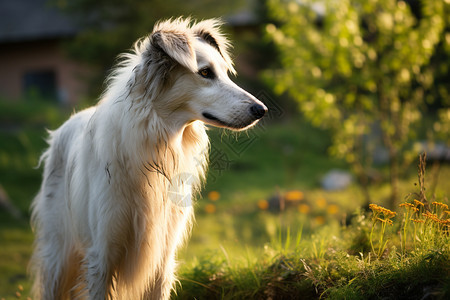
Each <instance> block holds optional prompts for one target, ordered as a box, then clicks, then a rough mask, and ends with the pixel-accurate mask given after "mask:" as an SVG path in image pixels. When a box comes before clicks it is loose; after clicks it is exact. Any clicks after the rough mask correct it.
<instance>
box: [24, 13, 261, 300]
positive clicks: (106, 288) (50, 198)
mask: <svg viewBox="0 0 450 300" xmlns="http://www.w3.org/2000/svg"><path fill="white" fill-rule="evenodd" d="M192 23H193V22H192V21H191V20H189V19H185V20H183V19H176V20H169V21H165V22H161V23H158V24H157V25H155V28H154V30H153V33H152V34H151V35H149V36H147V37H145V38H143V39H141V40H139V41H138V42H136V44H135V49H134V51H133V53H131V54H125V55H123V56H122V61H121V62H120V63H119V64H118V66H117V67H116V68H115V70H114V71H113V73H112V75H111V76H110V77H109V79H108V80H107V89H106V91H105V92H104V94H103V95H102V98H101V100H100V101H99V103H98V104H97V105H96V106H95V107H91V108H89V109H86V110H83V111H81V112H79V113H77V114H75V115H73V116H72V117H71V118H70V119H69V120H68V121H67V122H65V123H64V124H63V125H62V126H61V127H60V128H59V129H57V130H56V131H53V132H50V138H49V139H48V143H49V148H48V149H47V151H46V152H45V153H44V154H43V155H42V157H41V161H42V162H44V163H45V168H44V175H43V182H42V186H41V189H40V192H39V193H38V195H37V196H36V198H35V200H34V202H33V205H32V225H33V228H34V230H35V232H36V241H35V249H34V253H33V257H32V262H31V270H32V273H33V275H34V286H33V292H34V299H73V298H80V299H85V298H87V299H168V298H169V297H170V292H171V289H172V288H173V284H174V281H175V275H174V272H175V268H176V262H175V254H176V249H177V248H178V247H179V246H180V245H181V244H182V243H183V241H184V240H185V239H186V237H187V236H188V235H189V232H190V230H191V224H192V221H193V208H192V197H191V196H192V195H193V193H195V192H196V191H199V188H200V185H201V182H202V179H203V178H204V175H205V169H206V165H207V153H208V146H209V145H208V143H209V141H208V137H207V134H206V132H205V126H204V123H209V124H211V125H216V126H224V127H227V126H226V125H224V124H223V123H220V122H219V123H218V121H217V120H211V119H208V118H205V117H204V116H203V114H202V113H203V112H205V111H208V112H209V113H210V114H211V113H213V114H216V115H217V116H218V118H219V119H220V120H224V123H226V124H231V125H228V127H230V126H231V127H232V128H233V129H241V128H246V127H248V126H251V125H252V124H254V123H255V122H256V121H257V120H256V119H255V118H254V117H252V116H251V115H249V112H248V107H249V105H252V104H254V103H258V104H260V105H262V103H261V102H259V101H258V100H257V99H255V98H254V97H253V96H251V95H250V94H248V93H247V92H245V91H243V90H242V89H240V88H239V87H237V86H236V85H235V84H234V83H232V82H231V80H229V78H228V76H227V74H226V73H227V72H234V69H233V66H232V62H231V59H230V57H229V55H228V46H229V44H228V41H227V40H226V39H225V37H224V36H223V35H222V34H221V33H220V32H219V30H218V27H219V25H220V23H219V22H218V21H216V20H206V21H202V22H199V23H197V24H192ZM205 33H207V34H205ZM208 35H209V36H208ZM210 37H212V38H213V43H212V42H211V39H210ZM207 39H209V41H207ZM214 42H215V44H214ZM204 66H209V67H210V68H211V69H213V70H214V72H215V74H216V77H217V78H216V79H215V80H214V82H212V81H208V80H207V79H204V78H202V77H201V76H199V74H198V71H199V69H200V68H201V67H204Z"/></svg>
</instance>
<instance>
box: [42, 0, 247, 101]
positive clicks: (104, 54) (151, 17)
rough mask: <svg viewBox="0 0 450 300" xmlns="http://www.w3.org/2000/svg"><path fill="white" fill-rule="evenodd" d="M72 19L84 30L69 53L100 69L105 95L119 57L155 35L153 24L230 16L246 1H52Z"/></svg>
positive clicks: (98, 80) (96, 83)
mask: <svg viewBox="0 0 450 300" xmlns="http://www.w3.org/2000/svg"><path fill="white" fill-rule="evenodd" d="M50 3H51V5H54V6H56V7H58V8H59V9H61V10H63V11H65V12H66V13H67V14H68V15H70V16H72V17H73V18H74V19H75V21H77V23H78V24H79V26H80V27H81V28H82V30H81V31H80V33H79V34H78V35H77V37H76V38H75V39H74V40H71V41H69V42H68V43H67V44H66V50H67V52H68V53H69V55H70V56H71V57H73V58H74V59H76V60H79V61H82V62H86V63H88V64H90V65H92V66H96V67H98V68H99V69H100V70H102V71H103V72H99V74H98V76H97V78H94V82H93V86H96V87H97V88H98V90H95V91H93V94H95V95H98V94H99V93H100V92H101V87H102V85H101V81H103V79H104V77H105V73H107V71H108V70H109V69H110V68H111V67H112V66H113V65H114V62H115V58H116V57H117V56H118V55H119V54H120V53H123V52H125V51H128V50H129V49H131V48H132V44H133V43H134V42H135V41H136V40H137V39H138V38H141V37H143V36H144V35H146V34H149V33H151V31H152V29H153V25H154V24H155V22H156V21H158V20H161V19H168V18H172V17H178V16H184V17H188V16H191V17H193V18H200V19H203V18H212V17H218V16H221V15H225V14H230V13H231V12H232V11H233V10H234V9H236V8H237V7H240V6H242V3H243V0H230V1H222V2H217V1H212V0H193V1H182V0H152V1H143V0H70V1H67V0H50Z"/></svg>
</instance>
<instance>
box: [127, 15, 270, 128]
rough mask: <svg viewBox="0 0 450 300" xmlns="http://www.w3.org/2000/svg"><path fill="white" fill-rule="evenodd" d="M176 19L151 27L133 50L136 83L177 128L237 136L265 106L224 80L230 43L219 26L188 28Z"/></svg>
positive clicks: (229, 64)
mask: <svg viewBox="0 0 450 300" xmlns="http://www.w3.org/2000/svg"><path fill="white" fill-rule="evenodd" d="M190 23H191V22H190V20H182V19H176V20H171V21H164V22H161V23H158V24H157V25H155V28H154V30H153V33H152V34H151V35H150V36H149V37H148V38H147V39H145V40H144V41H142V42H141V43H140V44H139V46H138V47H137V53H138V54H140V56H141V61H140V64H139V68H138V72H139V74H138V75H136V77H138V78H142V80H143V81H142V82H143V84H141V86H143V88H144V89H145V91H146V92H147V93H151V94H152V95H158V96H157V97H152V99H153V100H152V101H154V103H153V106H154V107H155V110H157V111H158V113H159V114H162V115H164V116H165V117H166V118H173V119H174V120H176V121H177V122H182V123H183V122H184V123H189V122H192V121H195V120H201V121H203V122H205V123H207V124H210V125H214V126H218V127H225V128H229V129H233V130H242V129H245V128H247V127H249V126H252V125H253V124H255V123H256V122H257V121H258V120H259V119H261V118H262V117H263V116H264V114H265V113H266V112H267V108H266V106H265V105H264V104H263V103H262V102H261V101H259V100H258V99H256V98H255V97H254V96H252V95H251V94H250V93H248V92H246V91H244V90H243V89H242V88H240V87H239V86H237V85H236V84H235V83H234V82H232V81H231V79H230V78H229V77H228V73H233V74H234V73H235V71H234V68H233V64H232V61H231V59H230V57H229V55H228V48H229V43H228V41H227V40H226V38H225V37H224V36H223V35H222V34H221V33H220V31H219V29H218V28H219V26H220V22H219V21H217V20H205V21H202V22H199V23H196V24H190Z"/></svg>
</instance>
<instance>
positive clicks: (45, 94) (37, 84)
mask: <svg viewBox="0 0 450 300" xmlns="http://www.w3.org/2000/svg"><path fill="white" fill-rule="evenodd" d="M23 87H24V92H25V93H24V94H25V95H26V96H27V97H39V98H44V99H48V100H53V101H56V100H57V86H56V73H55V71H53V70H40V71H31V72H26V73H25V75H24V77H23Z"/></svg>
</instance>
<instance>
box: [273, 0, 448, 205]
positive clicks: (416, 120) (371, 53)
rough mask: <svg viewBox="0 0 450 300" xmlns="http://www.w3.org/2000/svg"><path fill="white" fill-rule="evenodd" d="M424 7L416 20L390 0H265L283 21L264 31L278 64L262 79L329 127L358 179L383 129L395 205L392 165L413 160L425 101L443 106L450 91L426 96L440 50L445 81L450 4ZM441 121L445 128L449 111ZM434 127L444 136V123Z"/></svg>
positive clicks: (442, 89) (445, 89)
mask: <svg viewBox="0 0 450 300" xmlns="http://www.w3.org/2000/svg"><path fill="white" fill-rule="evenodd" d="M421 4H422V8H421V10H420V14H421V16H420V18H418V17H417V16H416V15H415V14H414V13H413V11H412V10H411V7H410V6H409V5H408V4H407V3H406V2H404V1H397V0H381V1H379V0H377V1H374V0H367V1H357V0H345V1H331V0H330V1H321V2H317V1H301V2H295V1H283V0H270V1H268V5H269V11H270V12H271V13H272V15H273V17H274V18H275V19H276V20H278V22H279V24H280V25H279V26H278V27H277V26H276V25H274V24H268V25H267V26H266V32H267V34H268V35H269V36H270V37H271V38H272V39H273V41H274V43H275V44H276V46H277V47H278V49H279V52H280V57H281V63H282V69H276V70H273V71H272V72H271V73H270V75H269V78H270V80H271V81H272V83H273V87H274V90H275V92H277V93H278V94H281V93H283V92H285V91H287V92H289V94H290V95H291V96H292V97H293V98H294V99H295V100H296V101H297V102H298V104H299V107H300V110H301V111H302V112H303V114H304V115H305V116H306V117H307V118H308V119H309V120H310V121H311V122H312V123H313V124H314V125H316V126H321V127H324V128H329V129H332V131H333V145H332V147H331V153H332V154H334V155H336V156H338V157H343V158H345V159H346V160H347V161H348V162H349V163H351V164H352V166H353V167H354V170H355V172H356V173H357V175H358V177H359V179H360V181H362V182H364V181H367V172H368V170H369V169H370V166H371V165H372V153H373V151H374V148H375V147H376V145H375V144H374V141H375V140H376V139H374V138H373V137H374V136H376V134H375V133H374V132H376V131H377V130H380V132H381V138H382V140H383V143H384V145H385V146H386V147H387V149H388V151H389V158H390V163H391V166H390V171H391V179H392V180H391V184H392V185H393V187H392V188H393V195H392V200H395V198H397V195H396V188H397V186H396V185H397V180H398V173H399V166H407V165H409V164H410V163H411V161H412V158H413V155H412V152H410V151H408V150H410V149H411V144H412V143H411V140H412V139H415V138H417V135H416V130H417V126H418V124H420V121H421V120H422V118H423V111H424V110H425V109H426V108H427V106H426V103H427V102H428V103H432V102H439V103H447V102H448V101H449V96H448V95H449V86H448V84H446V85H444V84H439V88H438V90H439V93H432V92H430V90H431V89H432V88H433V89H434V84H435V73H434V72H433V69H434V68H435V65H434V64H432V63H431V60H432V59H433V58H434V57H435V56H433V55H435V53H436V52H437V49H439V51H440V52H439V55H440V57H441V58H442V57H443V56H445V57H447V61H446V60H443V61H440V63H441V64H442V65H444V66H446V68H444V69H443V68H441V71H442V72H444V71H445V72H447V73H445V74H444V75H442V76H448V74H449V73H448V57H449V54H448V53H449V52H447V50H448V49H449V45H450V38H449V36H450V31H449V24H450V22H449V21H450V3H449V2H448V1H421ZM444 49H445V51H444ZM441 78H442V77H441ZM438 94H439V95H438ZM444 97H445V98H444ZM424 98H426V100H427V101H424ZM441 98H444V99H441ZM440 114H441V117H442V118H443V120H447V122H446V123H443V124H448V119H449V117H448V114H449V109H448V108H446V109H442V112H441V113H440ZM434 129H435V130H438V131H440V132H441V133H442V136H446V137H447V139H448V125H442V126H441V125H439V123H438V124H436V125H435V128H434ZM368 137H369V138H368ZM400 169H404V168H400ZM392 205H393V203H391V206H392Z"/></svg>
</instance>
